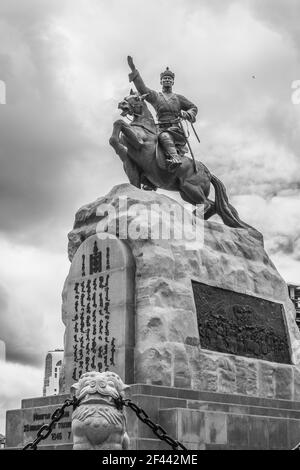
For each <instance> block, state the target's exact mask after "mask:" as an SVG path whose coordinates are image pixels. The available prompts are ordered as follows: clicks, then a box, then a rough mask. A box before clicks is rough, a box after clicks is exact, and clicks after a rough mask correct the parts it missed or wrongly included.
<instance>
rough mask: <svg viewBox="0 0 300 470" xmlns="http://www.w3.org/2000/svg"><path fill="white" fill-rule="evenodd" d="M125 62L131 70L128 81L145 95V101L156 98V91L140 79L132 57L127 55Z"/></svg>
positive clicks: (151, 100)
mask: <svg viewBox="0 0 300 470" xmlns="http://www.w3.org/2000/svg"><path fill="white" fill-rule="evenodd" d="M127 62H128V65H129V67H130V70H131V72H130V74H129V75H128V76H129V81H130V82H133V83H134V85H135V87H136V89H137V91H138V92H139V93H140V94H141V95H147V98H146V99H147V101H149V102H150V103H152V102H153V100H155V98H156V94H157V93H156V91H154V90H151V89H150V88H148V87H147V86H146V85H145V83H144V80H143V79H142V77H141V75H140V73H139V71H138V70H137V69H136V67H135V65H134V62H133V58H132V57H131V56H130V55H129V56H128V57H127Z"/></svg>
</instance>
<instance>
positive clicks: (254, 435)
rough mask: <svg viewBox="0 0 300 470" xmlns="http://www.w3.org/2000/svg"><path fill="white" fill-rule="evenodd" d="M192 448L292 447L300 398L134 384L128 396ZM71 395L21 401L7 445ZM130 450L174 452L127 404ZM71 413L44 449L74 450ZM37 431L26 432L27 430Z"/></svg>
mask: <svg viewBox="0 0 300 470" xmlns="http://www.w3.org/2000/svg"><path fill="white" fill-rule="evenodd" d="M126 396H127V397H128V398H131V400H132V401H134V402H135V403H137V404H138V405H139V406H140V407H142V408H143V409H144V410H145V411H146V412H147V414H148V415H149V416H150V418H151V419H152V420H153V421H154V422H156V423H159V424H160V425H161V426H163V428H165V430H166V431H167V432H168V434H169V435H170V436H171V437H173V438H174V439H178V440H179V441H180V442H182V443H183V444H184V445H185V446H186V447H187V448H188V449H203V450H205V449H207V450H217V449H245V450H246V449H249V450H250V449H252V450H254V449H291V448H292V447H294V446H295V445H296V444H297V443H298V442H299V441H300V402H299V401H291V400H285V399H271V398H269V399H267V398H257V397H250V396H246V395H239V394H231V393H215V392H203V391H195V390H190V389H183V388H174V387H159V386H153V385H145V384H135V385H133V386H132V387H131V389H130V391H129V392H128V393H127V394H126ZM66 398H69V396H67V395H57V396H53V397H44V398H34V399H30V400H23V401H22V409H21V410H13V411H9V412H8V414H7V431H6V437H7V447H8V448H22V447H23V446H24V445H25V444H26V443H28V442H29V441H31V440H33V438H34V437H35V436H36V432H37V429H35V428H39V427H40V426H41V425H42V424H44V423H47V422H49V419H48V415H49V414H50V413H53V411H54V410H55V409H56V408H57V407H59V405H60V404H62V403H63V401H64V400H65V399H66ZM126 415H127V427H128V434H129V436H130V449H132V450H133V449H147V450H151V449H153V450H164V449H166V450H170V449H171V448H170V447H169V446H168V445H167V444H166V443H164V442H163V441H160V440H158V439H157V438H156V437H155V435H154V434H153V433H152V431H151V429H150V428H148V427H147V426H146V425H145V424H144V423H142V422H141V421H140V420H138V418H137V417H136V415H135V414H134V412H133V411H132V410H130V409H128V408H126ZM70 421H71V420H70V416H67V417H66V418H63V419H62V421H61V422H60V427H59V424H58V425H57V427H56V428H55V429H54V431H53V433H52V434H51V435H50V436H49V438H48V439H47V440H45V441H42V442H41V443H40V445H39V449H41V450H42V449H48V450H65V449H69V450H71V449H72V435H70V434H69V433H70V432H71V427H70V426H71V422H70ZM29 426H31V427H34V430H31V431H30V430H29V431H26V432H24V429H25V430H27V429H29Z"/></svg>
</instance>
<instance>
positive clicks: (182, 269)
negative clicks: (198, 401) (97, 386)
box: [68, 184, 300, 400]
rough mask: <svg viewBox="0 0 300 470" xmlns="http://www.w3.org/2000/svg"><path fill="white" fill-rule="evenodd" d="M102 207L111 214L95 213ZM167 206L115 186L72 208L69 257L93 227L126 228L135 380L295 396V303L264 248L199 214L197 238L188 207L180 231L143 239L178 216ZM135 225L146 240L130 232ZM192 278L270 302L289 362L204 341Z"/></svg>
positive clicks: (299, 340) (298, 347)
mask: <svg viewBox="0 0 300 470" xmlns="http://www.w3.org/2000/svg"><path fill="white" fill-rule="evenodd" d="M124 200H126V204H125V203H124ZM120 201H121V202H120ZM105 204H107V205H109V207H113V208H114V210H115V214H114V213H112V211H110V212H109V213H108V212H107V213H105V212H104V211H103V210H99V209H101V207H103V205H105ZM174 204H175V205H178V206H180V208H183V205H182V204H179V203H177V202H176V201H174V200H173V199H171V198H169V197H167V196H164V195H161V194H157V193H155V192H148V191H141V190H139V189H137V188H135V187H133V186H131V185H129V184H124V185H120V186H116V187H114V188H113V189H112V191H111V192H110V193H109V194H108V195H107V196H105V197H103V198H100V199H98V200H96V201H95V202H93V203H91V204H88V205H86V206H84V207H82V208H81V209H80V210H79V211H78V212H77V214H76V217H75V224H74V228H73V230H72V231H71V232H70V234H69V248H68V251H69V258H70V260H73V258H74V256H75V254H76V252H77V250H78V249H79V247H80V245H81V244H82V242H83V241H84V240H86V239H87V238H89V237H91V236H93V235H95V233H96V232H97V230H99V227H100V229H101V231H107V232H108V233H113V234H117V235H119V233H118V228H119V227H123V228H122V230H123V231H124V225H125V226H126V227H128V228H129V229H128V230H127V239H126V243H127V245H128V246H129V247H130V249H131V251H132V254H133V258H134V259H135V265H136V276H135V316H136V324H135V327H136V333H135V355H134V382H135V383H146V384H153V385H163V386H169V387H183V388H191V389H194V390H207V391H211V392H220V393H230V394H245V395H248V396H256V397H265V398H283V399H287V400H299V395H300V389H299V385H300V384H299V372H300V368H299V362H300V333H299V330H298V327H297V325H296V322H295V310H294V307H293V304H292V302H291V301H290V299H289V296H288V290H287V286H286V283H285V282H284V280H283V279H282V277H281V276H280V274H279V273H278V271H277V270H276V268H275V266H274V264H273V263H272V262H271V260H270V258H269V257H268V255H267V253H266V251H265V250H264V244H263V237H262V235H261V234H260V233H259V232H257V231H255V230H254V229H249V230H245V229H235V228H230V227H227V226H225V225H223V224H221V223H218V222H215V221H206V222H205V223H204V240H203V241H204V243H201V241H200V242H198V241H196V242H195V239H192V236H191V235H192V234H193V232H195V219H194V217H193V216H192V215H191V214H190V215H187V216H186V217H185V237H184V238H181V239H179V238H175V237H173V238H172V237H171V238H170V239H158V238H156V239H155V238H154V239H153V238H151V236H150V234H151V233H153V230H154V232H155V233H158V231H157V230H158V229H157V225H159V224H164V225H166V224H169V225H170V226H171V227H173V226H174V225H176V224H177V223H181V220H179V219H178V220H176V217H179V216H180V211H178V212H177V211H174V213H173V216H172V217H170V207H172V208H174ZM141 205H142V206H141ZM145 208H146V209H145ZM150 209H151V217H149V210H150ZM182 210H184V211H187V209H186V208H185V209H182ZM153 213H154V215H155V217H153ZM178 214H179V215H178ZM153 220H154V223H153ZM132 224H133V225H134V227H135V231H133V230H132V227H131V228H130V225H132ZM137 227H138V229H137ZM116 229H117V232H116ZM137 230H139V232H140V234H141V235H142V237H143V238H144V239H141V238H137V237H136V236H132V233H133V234H134V235H135V234H136V232H137ZM170 233H172V232H170ZM192 281H196V282H199V283H202V284H206V285H207V286H212V287H219V288H221V289H227V290H229V291H233V292H235V293H239V294H247V295H248V296H252V297H253V300H255V299H261V300H265V301H269V302H271V303H276V304H278V305H279V306H280V309H282V314H283V315H282V318H283V323H284V328H285V339H286V344H287V348H288V357H289V362H290V364H281V363H278V362H275V361H270V360H261V359H257V358H251V357H243V356H242V355H237V354H226V353H220V352H217V351H212V350H208V349H204V348H202V347H201V340H200V335H199V329H198V322H197V313H196V305H195V299H194V293H193V288H192ZM266 315H267V312H266ZM267 325H268V319H267V318H266V326H267Z"/></svg>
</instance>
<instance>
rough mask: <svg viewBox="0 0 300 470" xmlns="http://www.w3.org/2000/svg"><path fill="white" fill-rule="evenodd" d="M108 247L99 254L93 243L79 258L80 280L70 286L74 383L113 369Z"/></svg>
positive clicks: (113, 347) (113, 352)
mask: <svg viewBox="0 0 300 470" xmlns="http://www.w3.org/2000/svg"><path fill="white" fill-rule="evenodd" d="M109 270H110V247H107V248H106V249H105V252H104V253H103V252H102V251H101V250H99V248H98V243H97V241H95V242H94V246H93V251H92V253H91V254H90V255H89V256H88V257H87V256H86V255H84V254H82V257H81V274H82V278H81V279H78V280H77V281H75V282H74V287H73V294H74V296H73V299H74V308H73V312H74V315H73V317H72V324H73V325H72V330H73V331H72V333H73V342H72V343H73V363H74V368H73V374H72V379H73V380H74V381H78V379H79V378H80V377H81V375H82V374H83V373H84V372H86V371H90V370H97V371H100V372H101V371H107V370H109V369H110V368H111V367H112V366H115V351H116V338H115V337H114V336H113V335H112V334H111V331H110V330H111V328H110V325H111V311H110V303H111V299H110V280H111V276H110V273H109V272H107V271H109Z"/></svg>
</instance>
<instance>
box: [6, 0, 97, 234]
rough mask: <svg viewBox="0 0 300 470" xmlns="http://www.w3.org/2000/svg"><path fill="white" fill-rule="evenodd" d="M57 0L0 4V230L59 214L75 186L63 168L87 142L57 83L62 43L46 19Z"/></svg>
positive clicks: (22, 229)
mask: <svg viewBox="0 0 300 470" xmlns="http://www.w3.org/2000/svg"><path fill="white" fill-rule="evenodd" d="M63 4H64V2H55V1H54V2H44V1H40V0H39V1H26V2H11V1H10V2H2V5H1V7H0V15H1V23H2V26H3V28H2V35H4V36H5V41H3V42H2V43H1V45H0V78H1V79H3V80H5V82H6V88H7V104H6V105H2V106H1V108H0V141H1V146H0V167H1V171H0V213H1V227H0V229H1V230H2V231H3V232H10V233H12V234H17V233H18V232H19V234H21V235H22V234H23V236H25V235H26V231H27V230H28V228H30V229H32V227H33V226H36V225H37V224H42V223H43V221H44V220H46V219H49V217H51V216H52V215H53V214H54V212H55V211H57V212H58V216H59V211H60V209H63V206H64V205H65V206H68V203H69V202H70V198H71V197H72V196H71V195H72V188H74V183H72V181H71V179H70V178H68V174H69V173H71V172H72V168H73V167H74V165H76V163H77V161H80V160H81V161H84V159H85V157H86V154H87V152H88V151H89V149H90V148H91V147H92V144H91V142H90V140H88V139H87V138H86V136H85V135H84V133H83V130H82V126H81V124H80V123H79V121H78V119H77V118H76V116H75V115H74V110H73V108H72V105H71V103H70V101H69V100H68V98H67V97H66V95H65V94H64V93H63V89H62V87H61V85H60V82H59V80H60V72H61V69H62V68H63V67H64V65H65V62H66V61H67V57H66V56H65V54H64V48H65V46H66V44H65V38H64V37H62V36H61V35H60V33H58V32H56V31H55V30H53V29H52V26H51V20H52V19H53V18H55V15H57V14H58V13H59V12H60V10H61V9H62V7H63ZM8 38H9V39H8ZM1 70H2V73H1ZM75 198H76V196H75ZM25 239H26V236H25Z"/></svg>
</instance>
